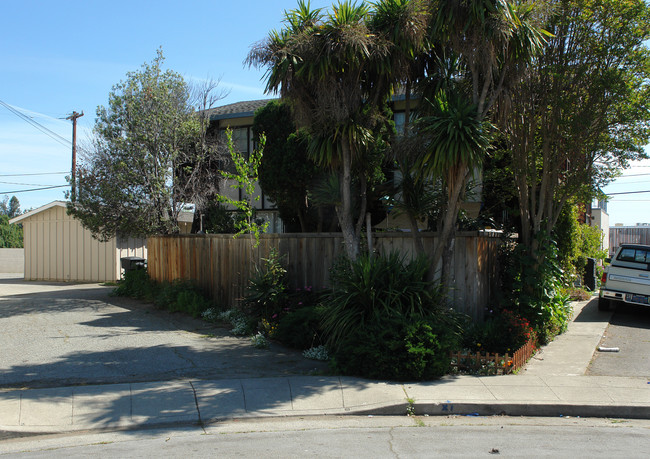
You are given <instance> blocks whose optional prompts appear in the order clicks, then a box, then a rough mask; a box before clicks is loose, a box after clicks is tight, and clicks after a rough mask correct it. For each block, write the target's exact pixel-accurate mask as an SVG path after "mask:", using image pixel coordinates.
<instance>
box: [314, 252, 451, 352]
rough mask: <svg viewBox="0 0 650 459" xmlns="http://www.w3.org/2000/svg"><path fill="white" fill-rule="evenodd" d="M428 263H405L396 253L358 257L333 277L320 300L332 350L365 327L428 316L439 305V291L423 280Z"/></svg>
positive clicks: (419, 261) (425, 278) (434, 285)
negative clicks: (342, 271)
mask: <svg viewBox="0 0 650 459" xmlns="http://www.w3.org/2000/svg"><path fill="white" fill-rule="evenodd" d="M428 270H429V262H428V260H427V259H426V258H425V257H418V258H416V259H414V260H412V261H408V262H406V261H405V259H404V257H402V256H401V255H399V254H398V253H397V252H392V253H390V254H389V255H386V256H384V255H377V256H373V255H372V254H365V255H361V256H360V257H359V258H358V259H357V260H356V261H355V262H354V263H351V264H350V269H349V271H347V268H346V272H345V275H334V276H331V279H332V284H333V285H332V291H331V293H330V294H329V295H328V296H326V297H325V298H324V300H323V303H324V304H325V306H327V308H328V311H327V316H326V317H325V319H324V321H323V328H324V331H325V333H326V336H327V340H328V344H329V346H330V347H332V348H334V347H337V346H338V345H339V343H340V342H341V341H342V340H343V339H345V338H346V337H348V336H351V335H352V334H353V332H354V331H355V330H357V329H359V328H363V327H364V326H365V325H366V324H368V323H372V324H376V323H378V322H379V321H381V320H383V319H386V318H392V317H404V318H409V319H412V320H417V319H420V318H424V317H427V316H429V315H430V314H431V313H432V312H433V311H434V310H435V309H436V307H437V305H439V304H440V303H441V300H442V294H441V290H440V289H439V288H438V287H437V286H436V284H435V283H433V282H431V281H428V280H427V273H428Z"/></svg>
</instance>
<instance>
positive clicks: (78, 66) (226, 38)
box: [0, 0, 650, 224]
mask: <svg viewBox="0 0 650 459" xmlns="http://www.w3.org/2000/svg"><path fill="white" fill-rule="evenodd" d="M296 4H297V0H274V1H268V0H267V1H262V0H254V1H253V0H249V1H247V0H242V1H239V2H232V1H224V0H221V1H219V0H211V1H202V0H200V1H195V0H189V1H185V2H180V1H166V0H159V1H156V2H144V1H141V0H132V1H128V2H127V1H121V0H117V1H95V0H85V1H77V0H74V1H65V0H62V1H58V2H53V1H46V0H42V1H34V0H21V1H17V2H8V1H4V2H2V11H3V19H4V20H3V26H2V28H0V62H1V63H2V71H0V101H2V102H4V103H6V104H9V105H11V106H12V107H15V108H16V109H17V110H19V111H20V112H21V113H23V114H25V115H27V116H29V117H30V118H31V119H33V120H34V121H37V122H38V123H40V124H41V125H43V126H45V127H46V128H47V129H49V130H51V131H52V132H54V133H55V134H56V135H58V136H60V137H63V139H68V140H70V139H71V138H72V126H71V123H70V121H67V120H65V118H66V116H68V115H69V114H71V113H72V111H73V110H74V111H77V112H81V111H83V112H84V114H85V115H84V116H83V117H82V118H79V124H78V125H79V133H78V139H79V142H80V143H81V142H83V141H84V138H86V137H87V136H88V133H89V131H90V130H91V129H92V126H93V124H94V121H95V110H96V108H97V106H98V105H105V104H106V103H107V100H108V93H109V92H110V90H111V88H112V86H113V85H114V84H116V83H118V82H119V81H120V80H123V79H124V78H125V75H126V73H127V72H129V71H134V70H138V69H139V68H140V66H141V65H142V64H143V63H144V62H150V61H151V60H152V59H153V58H154V57H155V55H156V50H157V49H158V48H159V47H162V49H163V52H164V55H165V58H166V61H165V65H166V68H169V69H172V70H174V71H176V72H178V73H180V74H181V75H183V77H184V78H186V79H187V80H201V79H206V78H213V79H221V88H223V89H225V90H228V91H230V93H229V95H228V96H227V97H226V98H225V99H224V100H223V101H222V102H221V103H222V104H227V103H232V102H237V101H241V100H253V99H260V98H266V97H271V96H266V95H264V93H263V87H264V84H263V82H262V81H261V78H262V72H260V71H258V70H255V69H249V68H247V67H245V66H244V65H243V60H244V59H245V57H246V55H247V54H248V51H249V50H250V46H251V45H252V44H254V43H255V42H257V41H259V40H261V39H263V38H264V37H265V36H266V35H267V33H268V32H269V30H271V29H273V28H280V27H281V21H282V18H283V11H284V10H286V9H291V8H294V7H295V6H296ZM311 4H312V6H314V7H326V6H329V5H330V4H331V1H325V0H312V2H311ZM54 137H55V139H53V138H52V137H51V136H48V135H46V134H44V133H43V132H41V131H39V130H37V129H36V128H35V127H34V126H32V125H30V124H29V123H28V122H26V121H24V120H22V119H20V118H19V117H17V116H16V115H15V114H13V113H11V112H10V111H9V110H7V109H6V108H5V107H3V106H0V199H2V198H3V197H4V195H5V194H8V195H9V196H11V195H12V194H15V195H16V196H17V197H18V199H19V201H20V203H21V208H22V209H23V210H26V209H30V208H36V207H39V206H41V205H44V204H47V203H49V202H51V201H53V200H56V199H63V191H64V190H65V188H58V189H52V190H46V191H34V192H19V193H8V192H10V191H11V192H14V191H19V190H28V189H33V188H41V187H44V186H57V185H65V184H66V182H65V173H67V171H69V170H70V167H71V148H70V146H69V144H68V143H66V142H65V141H64V140H62V139H60V138H58V137H56V136H54ZM643 166H644V167H640V168H634V169H630V170H628V171H626V172H625V175H632V174H650V161H646V162H644V163H643ZM56 173H58V174H56ZM17 174H21V175H20V176H19V175H17ZM22 174H48V175H22ZM648 177H650V175H640V176H638V175H634V176H629V177H622V178H620V179H618V180H617V181H616V183H615V184H612V185H611V186H609V187H608V188H607V189H606V191H608V192H621V191H635V190H648V189H650V180H648ZM609 213H610V219H611V223H612V224H614V223H624V224H635V223H637V222H650V193H648V194H636V195H621V196H616V197H613V198H612V200H611V202H610V204H609Z"/></svg>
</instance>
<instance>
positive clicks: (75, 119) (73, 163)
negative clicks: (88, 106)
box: [66, 110, 84, 202]
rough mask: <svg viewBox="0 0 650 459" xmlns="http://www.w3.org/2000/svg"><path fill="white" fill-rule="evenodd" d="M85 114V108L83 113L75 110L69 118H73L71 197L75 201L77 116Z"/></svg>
mask: <svg viewBox="0 0 650 459" xmlns="http://www.w3.org/2000/svg"><path fill="white" fill-rule="evenodd" d="M82 116H84V112H83V110H82V111H81V113H77V112H75V111H73V112H72V115H70V116H68V117H67V118H66V119H67V120H72V180H71V182H72V192H71V194H70V199H71V200H72V202H74V201H75V200H76V199H77V196H76V194H77V181H76V180H77V118H81V117H82Z"/></svg>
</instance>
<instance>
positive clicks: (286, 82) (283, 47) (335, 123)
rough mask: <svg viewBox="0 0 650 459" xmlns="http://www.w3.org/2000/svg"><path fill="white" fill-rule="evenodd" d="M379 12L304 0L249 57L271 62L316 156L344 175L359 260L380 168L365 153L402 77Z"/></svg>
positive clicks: (352, 249)
mask: <svg viewBox="0 0 650 459" xmlns="http://www.w3.org/2000/svg"><path fill="white" fill-rule="evenodd" d="M371 17H372V11H371V9H370V7H369V6H367V5H366V4H365V3H360V4H356V3H352V2H342V3H339V4H337V5H334V6H333V7H332V11H331V12H329V13H323V12H322V11H321V10H318V9H316V10H312V9H311V8H310V5H309V3H305V2H303V1H299V2H298V8H297V9H295V10H292V11H289V12H286V13H285V27H284V28H283V29H282V30H281V31H279V32H277V31H272V32H271V33H270V35H269V37H268V38H267V39H266V40H265V41H263V42H261V43H260V44H259V45H258V46H256V47H255V48H254V49H253V51H252V52H251V53H250V54H249V56H248V58H247V62H248V63H249V64H251V65H257V66H260V67H265V68H266V69H267V74H266V78H267V86H266V88H267V91H269V92H276V91H279V92H280V94H281V96H282V97H283V98H285V99H287V100H288V101H289V102H290V104H291V106H292V109H293V110H294V113H295V116H296V118H295V119H296V124H297V125H298V126H299V127H305V128H306V129H307V130H308V132H309V134H310V136H311V143H310V152H311V154H312V155H313V157H314V159H315V161H316V162H317V163H318V164H320V165H323V166H327V167H328V168H331V169H332V170H333V171H334V172H335V173H336V174H338V176H339V183H340V201H339V203H338V204H337V205H336V210H337V216H338V219H339V224H340V227H341V231H342V233H343V238H344V241H345V249H346V253H347V255H348V257H349V258H350V259H351V260H354V259H356V258H357V257H358V255H359V250H360V235H361V229H362V225H363V223H364V221H365V217H366V208H367V190H368V180H369V178H370V176H371V175H372V173H371V171H369V170H368V167H367V166H366V164H367V163H366V162H365V161H364V160H365V159H366V158H367V155H368V153H369V152H370V151H371V150H372V149H373V146H374V143H375V133H374V131H375V130H376V129H377V127H378V126H379V125H380V124H381V122H382V121H383V116H382V112H381V108H382V107H383V104H384V103H385V102H386V100H387V98H388V97H389V95H390V92H391V89H392V88H393V86H394V82H395V80H396V75H395V74H394V72H391V69H390V66H389V62H390V60H389V57H390V52H391V43H390V41H389V40H388V39H387V38H386V36H385V35H384V34H382V33H381V31H378V30H373V28H372V22H371V21H370V18H371ZM355 184H356V187H355V186H353V185H355ZM355 188H356V189H357V190H358V194H357V193H354V192H353V190H354V189H355ZM355 204H356V205H355ZM355 207H356V209H357V211H356V212H355V211H354V209H355Z"/></svg>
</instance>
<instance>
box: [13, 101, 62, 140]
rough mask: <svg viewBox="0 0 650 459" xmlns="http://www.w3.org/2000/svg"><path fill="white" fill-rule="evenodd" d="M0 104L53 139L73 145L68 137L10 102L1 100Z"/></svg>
mask: <svg viewBox="0 0 650 459" xmlns="http://www.w3.org/2000/svg"><path fill="white" fill-rule="evenodd" d="M0 105H2V106H3V107H5V108H6V109H7V110H9V111H10V112H11V113H13V114H14V115H16V116H17V117H18V118H20V119H22V120H23V121H26V122H27V123H29V124H31V125H32V126H34V127H35V128H36V129H38V130H39V131H41V132H42V133H43V134H45V135H47V136H49V137H51V138H52V139H54V140H56V141H57V142H59V143H60V144H61V145H64V146H66V147H69V146H70V145H72V142H70V141H69V140H68V139H66V138H65V137H61V136H60V135H59V134H57V133H56V132H54V131H52V130H50V129H48V128H46V127H45V126H43V125H42V124H41V123H39V122H38V121H36V120H34V119H32V118H31V117H29V116H27V115H25V114H24V113H21V112H20V111H18V110H16V109H15V108H14V107H12V106H11V105H9V104H7V103H5V102H3V101H2V100H0Z"/></svg>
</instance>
